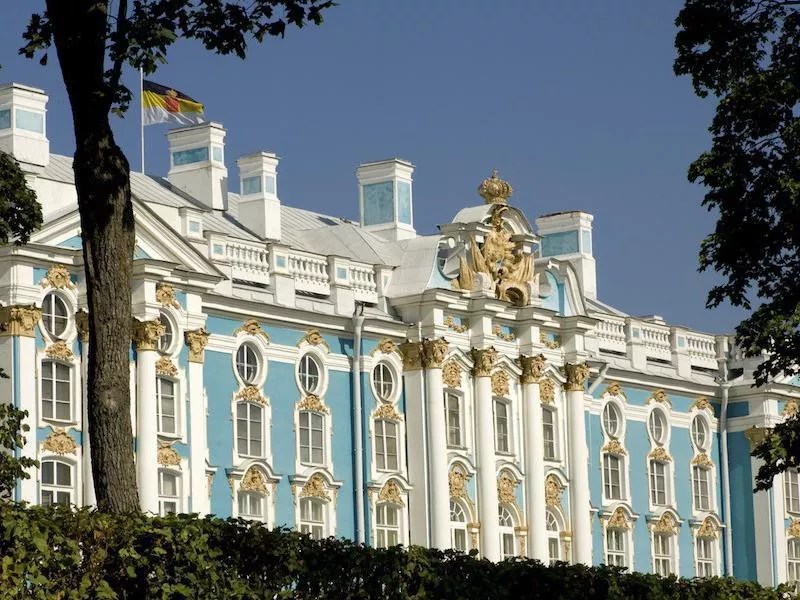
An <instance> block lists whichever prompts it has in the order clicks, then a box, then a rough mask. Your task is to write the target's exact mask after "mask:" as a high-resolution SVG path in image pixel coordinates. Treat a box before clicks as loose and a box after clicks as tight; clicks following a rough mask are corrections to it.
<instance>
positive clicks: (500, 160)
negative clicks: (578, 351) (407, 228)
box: [0, 0, 741, 332]
mask: <svg viewBox="0 0 800 600" xmlns="http://www.w3.org/2000/svg"><path fill="white" fill-rule="evenodd" d="M340 3H341V6H339V7H337V8H334V9H332V10H330V11H329V12H328V13H327V15H326V20H325V23H324V24H323V25H322V27H319V28H315V27H308V28H304V29H303V30H299V31H298V30H291V31H289V33H288V35H287V37H286V38H285V39H284V40H280V39H274V40H269V41H268V42H267V43H265V44H264V45H263V46H260V47H259V46H253V47H252V49H251V52H250V54H249V57H248V59H247V60H246V61H244V62H242V61H240V60H238V59H236V58H233V57H217V56H213V55H210V54H209V53H207V52H205V51H204V50H203V49H202V48H201V47H200V46H199V45H198V44H194V43H182V44H180V45H178V46H175V47H173V49H172V50H171V52H170V55H169V64H167V65H165V66H163V67H162V68H161V69H160V70H159V72H158V73H157V74H156V75H155V76H153V77H152V79H154V80H156V81H158V82H160V83H164V84H167V85H170V86H173V87H175V88H177V89H179V90H181V91H183V92H185V93H186V94H188V95H190V96H192V97H194V98H196V99H198V100H200V101H201V102H203V103H205V105H206V115H207V116H208V117H209V118H210V119H213V120H215V121H220V122H222V123H223V124H224V125H225V127H226V129H227V130H228V137H227V140H226V141H227V144H226V160H227V163H228V169H229V173H230V178H231V179H232V180H236V179H238V178H237V176H236V170H235V161H236V158H237V157H238V156H240V155H242V154H245V153H248V152H253V151H256V150H272V151H275V152H277V153H278V154H279V156H281V158H282V160H281V163H280V166H279V193H280V197H281V200H282V201H283V202H284V203H286V204H289V205H292V206H299V207H303V208H309V209H313V210H319V211H323V212H326V213H328V214H333V215H336V216H344V217H349V218H357V216H358V206H357V194H356V179H355V173H354V171H355V168H356V166H357V165H358V164H359V163H361V162H367V161H371V160H378V159H382V158H387V157H390V156H399V157H402V158H405V159H408V160H411V161H412V162H413V163H414V164H415V165H416V169H417V170H416V172H415V181H414V209H415V225H416V228H417V231H419V232H423V233H427V232H432V231H434V230H435V226H436V225H437V224H438V223H445V222H449V221H450V220H451V219H452V217H453V215H454V214H455V212H456V211H457V210H458V209H459V208H460V207H462V206H465V205H472V204H477V203H480V198H479V197H478V196H477V195H476V193H475V189H476V187H477V185H478V184H479V182H480V181H481V179H482V178H484V177H485V176H487V175H488V174H489V172H490V170H491V169H492V168H493V167H497V168H498V169H499V173H500V176H501V177H503V178H504V179H506V180H508V181H509V182H510V183H511V184H512V185H513V186H514V196H513V198H512V199H511V202H512V203H513V204H515V205H516V206H519V207H521V208H522V209H523V210H525V211H526V213H527V214H528V216H529V218H530V219H531V221H532V220H533V219H534V218H535V217H536V216H537V215H539V214H545V213H550V212H554V211H560V210H574V209H579V210H584V211H587V212H590V213H592V214H594V216H595V220H594V250H595V256H596V259H597V271H598V289H599V295H600V298H601V299H602V300H604V301H606V302H609V303H611V304H613V305H615V306H617V307H619V308H621V309H623V310H625V311H627V312H629V313H631V314H634V315H645V314H653V313H655V314H660V315H662V316H663V317H664V318H665V319H667V321H668V322H669V323H672V324H682V325H687V326H690V327H694V328H696V329H700V330H704V331H710V332H724V331H729V330H731V329H732V327H733V326H734V325H735V324H736V322H738V320H739V319H740V317H741V313H740V312H738V311H734V310H733V309H730V308H721V309H716V310H714V311H709V310H707V309H705V307H704V304H705V296H706V292H707V290H708V288H709V286H710V285H711V284H712V283H713V281H714V276H713V275H708V274H706V275H700V274H698V273H697V252H698V248H699V243H700V240H701V239H702V238H703V237H704V235H705V234H706V233H708V232H709V231H711V230H712V229H713V226H714V221H715V216H714V215H712V214H709V213H707V212H706V210H705V209H703V208H701V206H700V201H701V199H702V189H701V188H700V187H699V186H696V185H692V184H690V183H688V181H687V180H686V170H687V166H688V165H689V163H690V162H691V161H692V160H693V159H694V158H695V157H696V156H697V155H698V154H699V153H700V152H701V151H703V150H704V149H706V148H707V147H708V145H709V135H708V132H707V128H708V124H709V122H710V119H711V116H712V112H713V106H712V105H711V104H710V103H709V102H707V101H701V100H699V99H698V98H696V97H695V96H694V95H693V93H692V90H691V86H690V83H689V81H688V80H686V79H677V78H676V77H675V76H674V75H673V74H672V60H673V58H674V49H673V37H674V33H675V28H674V24H673V22H674V19H675V15H676V14H677V11H678V9H679V7H680V4H681V3H680V2H679V1H678V0H660V1H658V2H642V1H641V0H615V1H613V2H595V1H591V0H583V1H581V2H551V1H548V2H545V1H540V0H435V1H431V0H393V1H389V0H340ZM6 4H8V5H7V6H5V7H4V11H3V16H4V18H3V21H2V23H0V63H1V64H2V65H3V68H2V70H0V81H3V82H5V81H18V82H21V83H26V84H29V85H34V86H39V87H43V88H44V89H46V90H47V92H48V93H49V94H50V104H49V113H48V136H49V138H50V143H51V149H52V151H54V152H57V153H63V154H72V152H73V149H74V140H73V135H72V131H71V120H70V113H69V107H68V102H67V98H66V93H65V91H64V87H63V84H62V83H61V82H60V79H59V71H58V66H57V61H56V56H55V51H52V52H51V56H50V64H49V66H47V67H44V68H43V67H40V66H39V65H38V63H36V62H33V61H27V60H25V59H23V58H21V57H18V56H17V54H16V50H17V48H18V47H19V46H20V45H21V41H20V39H21V38H20V34H21V32H22V30H23V28H24V25H25V23H26V21H27V18H28V16H29V12H30V11H31V10H33V9H35V8H38V7H40V6H43V5H44V2H43V1H41V0H37V1H30V2H13V3H11V2H9V3H6ZM127 82H128V84H129V85H131V86H132V87H136V88H138V77H136V76H135V74H133V73H128V79H127ZM115 121H116V122H115V132H116V135H117V139H118V141H119V143H120V144H121V146H122V147H123V149H124V150H125V151H126V153H127V154H128V157H129V159H130V161H131V166H132V167H133V168H135V169H138V166H139V159H138V154H139V146H138V111H137V110H136V107H134V110H133V111H132V112H131V113H130V114H129V116H128V117H127V118H126V119H124V120H118V119H115ZM165 131H166V127H165V126H163V125H161V126H152V127H148V128H147V130H146V144H147V170H148V172H151V173H157V174H164V173H166V170H167V168H168V165H167V153H166V141H165V137H164V134H165Z"/></svg>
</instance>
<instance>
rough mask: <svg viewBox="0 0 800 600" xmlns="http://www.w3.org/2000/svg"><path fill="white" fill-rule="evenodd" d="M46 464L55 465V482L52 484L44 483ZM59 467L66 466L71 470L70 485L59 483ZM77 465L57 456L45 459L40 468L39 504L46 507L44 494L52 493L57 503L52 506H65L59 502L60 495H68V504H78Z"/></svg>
mask: <svg viewBox="0 0 800 600" xmlns="http://www.w3.org/2000/svg"><path fill="white" fill-rule="evenodd" d="M45 463H53V481H52V483H45V481H44V465H45ZM58 465H64V466H66V467H67V468H68V469H69V484H68V485H63V484H59V483H58ZM76 471H77V469H76V465H75V464H74V463H73V462H72V461H69V460H64V459H63V458H58V457H56V456H47V457H43V458H42V461H41V464H40V466H39V484H40V485H39V488H40V489H39V504H41V505H44V494H45V492H50V493H51V494H52V496H53V498H54V499H55V500H56V502H51V503H50V504H64V503H63V502H57V500H58V496H59V494H67V495H68V504H69V505H73V504H77V500H76V499H77V483H78V482H77V473H76Z"/></svg>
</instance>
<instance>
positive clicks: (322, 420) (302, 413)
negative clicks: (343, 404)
mask: <svg viewBox="0 0 800 600" xmlns="http://www.w3.org/2000/svg"><path fill="white" fill-rule="evenodd" d="M304 417H306V418H307V420H308V426H307V427H304V425H303V418H304ZM314 418H318V419H319V428H318V429H317V428H315V427H313V419H314ZM326 425H327V419H326V415H325V414H324V413H321V412H317V411H315V410H305V409H303V410H299V411H298V412H297V457H298V460H299V461H300V464H301V465H308V466H315V467H322V466H325V465H326V464H327V462H326V461H327V458H328V450H327V444H326V443H325V442H326V438H327V427H326ZM303 429H306V430H308V444H307V452H308V457H307V458H306V459H304V455H303V452H304V445H303ZM317 430H319V432H320V447H319V451H320V455H321V458H320V460H319V461H315V460H314V450H315V447H314V441H313V433H314V431H317Z"/></svg>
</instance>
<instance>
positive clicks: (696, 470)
mask: <svg viewBox="0 0 800 600" xmlns="http://www.w3.org/2000/svg"><path fill="white" fill-rule="evenodd" d="M692 488H693V490H694V508H695V510H711V499H710V496H711V494H710V490H711V485H710V484H709V470H708V469H705V468H703V467H692Z"/></svg>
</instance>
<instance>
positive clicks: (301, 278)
mask: <svg viewBox="0 0 800 600" xmlns="http://www.w3.org/2000/svg"><path fill="white" fill-rule="evenodd" d="M289 273H290V274H291V275H292V277H294V287H295V289H296V290H299V291H303V292H311V293H314V294H323V295H328V294H330V293H331V279H330V276H329V275H328V261H327V259H326V258H324V257H321V256H314V255H312V254H305V253H300V252H293V253H291V254H290V255H289Z"/></svg>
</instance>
